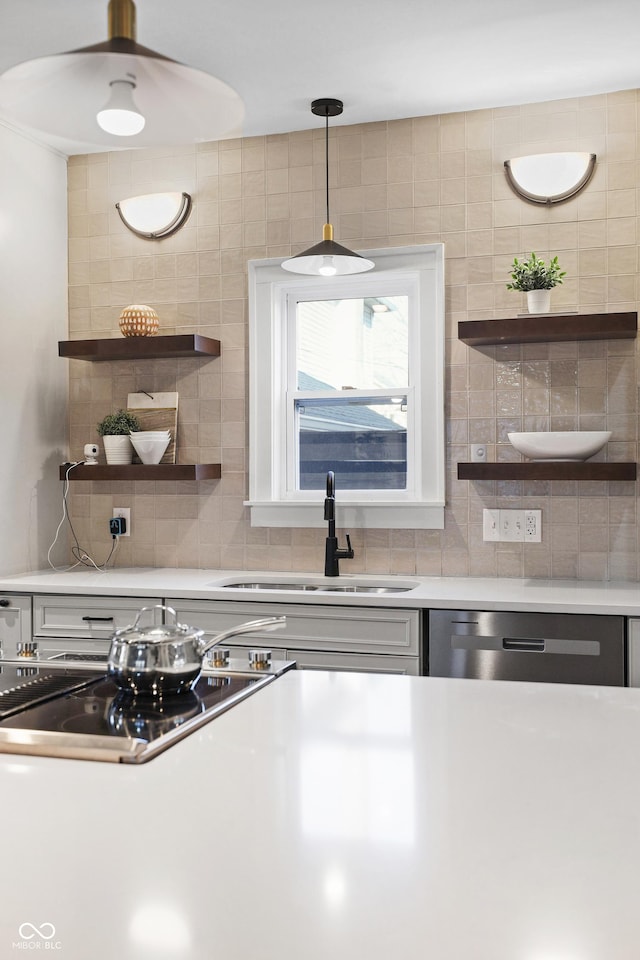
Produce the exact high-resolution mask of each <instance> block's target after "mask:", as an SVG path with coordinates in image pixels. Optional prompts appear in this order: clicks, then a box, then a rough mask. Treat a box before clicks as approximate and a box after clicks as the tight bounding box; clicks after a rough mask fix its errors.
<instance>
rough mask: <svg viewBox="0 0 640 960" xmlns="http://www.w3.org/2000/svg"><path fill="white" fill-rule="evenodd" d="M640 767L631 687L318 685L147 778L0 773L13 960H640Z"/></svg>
mask: <svg viewBox="0 0 640 960" xmlns="http://www.w3.org/2000/svg"><path fill="white" fill-rule="evenodd" d="M639 756H640V691H638V690H632V689H625V688H607V687H585V686H564V685H559V684H541V683H538V684H520V683H507V682H485V681H479V680H443V679H437V678H427V677H419V678H418V677H398V676H380V675H365V674H346V673H344V674H343V673H324V672H318V673H316V672H309V671H306V672H297V673H291V674H288V675H286V676H284V677H282V678H280V679H279V680H277V681H275V682H274V683H273V684H271V685H270V686H268V687H267V688H266V689H264V690H262V691H260V692H258V693H256V694H255V696H253V697H250V698H249V699H248V700H246V701H245V702H243V703H241V704H239V705H238V706H236V707H235V708H233V709H232V710H231V711H229V712H228V713H226V714H224V715H223V716H220V717H218V718H216V719H214V720H213V721H212V722H211V723H209V724H208V725H207V726H205V727H204V728H202V729H201V730H199V731H196V732H195V733H193V734H192V735H191V736H189V737H187V738H186V739H185V740H184V741H183V742H182V743H180V744H178V745H176V746H174V747H173V748H172V749H171V750H169V751H168V752H166V753H164V754H162V755H161V756H159V757H157V758H156V759H154V760H152V761H151V762H150V763H148V764H145V765H142V766H139V767H124V766H115V765H111V764H104V763H95V762H87V761H77V760H75V761H74V760H54V759H45V758H28V757H24V758H23V757H10V756H0V796H1V797H2V812H3V827H4V830H3V845H2V850H3V862H4V864H5V868H4V882H3V884H2V909H1V910H0V956H2V957H3V958H9V957H12V956H14V955H19V948H17V947H15V946H13V944H15V943H17V942H18V941H19V940H20V934H19V930H20V929H21V930H22V934H23V936H24V935H28V936H29V937H31V940H37V939H38V937H37V934H35V933H34V927H37V928H38V929H40V930H44V932H45V933H47V934H49V933H50V932H51V929H52V927H54V928H55V934H54V935H53V937H52V942H53V943H54V944H56V943H57V944H59V947H58V949H57V950H56V951H55V955H56V956H59V957H60V958H61V960H86V958H87V957H91V958H92V960H115V958H118V960H165V958H171V960H209V958H218V957H219V958H225V960H302V958H304V960H358V958H367V960H389V958H396V957H397V958H402V960H424V958H425V957H429V958H433V960H605V958H606V960H636V958H637V956H638V919H637V918H638V903H637V900H638V864H640V829H639V826H640V813H639V811H640V763H638V757H639ZM44 924H50V925H51V926H50V927H43V925H44ZM21 925H22V926H21ZM30 925H33V927H32V926H30ZM27 948H28V944H27ZM27 948H25V949H27ZM32 952H35V950H32ZM43 955H44V951H43Z"/></svg>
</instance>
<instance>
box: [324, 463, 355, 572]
mask: <svg viewBox="0 0 640 960" xmlns="http://www.w3.org/2000/svg"><path fill="white" fill-rule="evenodd" d="M335 511H336V478H335V475H334V472H333V470H329V472H328V474H327V495H326V497H325V501H324V518H325V520H326V521H327V522H328V524H329V530H328V536H327V539H326V544H325V551H324V575H325V577H337V576H338V575H339V574H340V568H339V565H338V561H339V560H352V559H353V557H354V552H353V550H352V548H351V537H350V536H349V534H348V533H347V534H345V536H346V539H347V548H346V550H345V549H344V548H342V547H339V546H338V538H337V537H336V514H335Z"/></svg>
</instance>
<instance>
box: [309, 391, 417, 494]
mask: <svg viewBox="0 0 640 960" xmlns="http://www.w3.org/2000/svg"><path fill="white" fill-rule="evenodd" d="M294 402H295V414H296V418H295V422H296V430H297V437H298V445H299V446H298V449H299V478H298V481H299V489H300V490H323V489H324V488H325V484H326V478H327V471H328V470H333V471H334V473H335V475H336V483H337V485H338V487H339V489H340V490H406V487H407V396H406V394H404V395H403V394H400V395H399V396H397V397H393V398H380V397H375V398H366V397H365V398H363V397H359V398H358V399H355V398H352V399H349V398H346V397H345V398H344V399H342V398H341V397H338V398H335V397H333V398H331V399H327V400H316V399H313V400H296V401H294Z"/></svg>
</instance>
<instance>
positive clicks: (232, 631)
mask: <svg viewBox="0 0 640 960" xmlns="http://www.w3.org/2000/svg"><path fill="white" fill-rule="evenodd" d="M169 609H170V608H169ZM286 622H287V618H286V617H263V619H262V620H249V621H248V622H247V623H239V624H238V626H237V627H230V628H229V629H228V630H224V631H223V632H222V633H218V634H216V636H215V637H212V638H211V639H210V640H207V641H206V643H202V644H200V655H201V656H204V654H205V653H207V651H208V650H211V648H212V647H215V645H216V644H217V643H222V641H223V640H228V639H229V638H230V637H238V636H240V634H243V633H255V631H256V630H265V631H266V630H279V629H280V628H281V627H284V625H285V624H286Z"/></svg>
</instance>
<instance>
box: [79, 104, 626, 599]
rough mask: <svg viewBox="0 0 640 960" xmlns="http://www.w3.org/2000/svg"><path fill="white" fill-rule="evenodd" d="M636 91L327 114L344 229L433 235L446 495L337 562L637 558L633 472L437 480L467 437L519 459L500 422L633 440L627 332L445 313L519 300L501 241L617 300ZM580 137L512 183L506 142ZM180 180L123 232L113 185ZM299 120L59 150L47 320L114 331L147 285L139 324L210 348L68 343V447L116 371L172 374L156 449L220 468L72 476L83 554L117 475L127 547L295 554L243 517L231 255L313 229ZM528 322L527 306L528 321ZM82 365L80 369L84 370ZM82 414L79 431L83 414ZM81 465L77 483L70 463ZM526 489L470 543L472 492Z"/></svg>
mask: <svg viewBox="0 0 640 960" xmlns="http://www.w3.org/2000/svg"><path fill="white" fill-rule="evenodd" d="M639 110H640V105H639V104H638V97H637V91H622V92H620V93H616V94H608V95H605V94H603V95H596V96H593V97H584V98H580V99H578V100H565V101H562V102H551V103H538V104H525V105H521V106H518V105H515V106H508V107H500V108H496V109H494V110H482V111H469V112H467V113H466V114H449V115H446V116H440V117H418V118H414V119H411V120H400V121H393V122H389V123H385V122H381V123H376V124H362V125H357V126H353V127H349V126H341V127H340V128H338V129H336V130H333V131H331V136H330V176H331V182H332V184H333V187H332V194H331V201H332V212H333V214H334V222H335V224H336V230H337V232H338V233H339V236H338V239H339V240H342V241H343V242H344V241H348V242H349V243H352V244H353V245H354V246H355V245H365V244H366V243H371V244H372V245H380V246H388V245H404V244H414V243H421V242H444V243H445V245H446V253H445V257H446V285H447V286H446V298H445V299H446V311H447V317H446V325H447V336H448V337H449V339H448V340H447V369H446V416H447V424H446V426H447V445H448V450H447V454H448V468H447V478H448V479H447V501H448V507H447V515H446V527H445V530H444V531H411V530H409V531H384V530H380V531H378V530H366V531H354V534H353V535H354V545H355V546H356V549H357V557H356V560H355V561H354V566H353V568H352V567H350V570H351V569H353V570H362V571H367V572H369V573H400V574H419V575H426V576H441V575H444V576H453V575H471V576H487V575H489V576H527V577H549V576H553V577H580V578H588V579H591V578H593V579H607V578H612V577H613V578H621V579H633V580H635V579H637V578H638V574H639V569H640V557H639V548H640V544H639V542H638V532H637V502H636V485H635V484H633V483H626V484H617V485H615V484H610V485H607V484H604V483H589V484H579V483H576V482H566V483H548V482H546V483H540V482H538V483H536V482H531V483H529V484H521V483H518V482H515V481H509V482H504V483H494V482H491V481H487V482H483V483H469V482H466V481H459V480H457V475H456V463H457V461H458V460H460V459H467V458H468V457H469V454H470V451H469V444H470V443H474V442H484V443H487V444H488V445H489V446H488V450H489V454H490V458H491V459H499V460H515V459H519V455H518V454H517V452H516V451H515V450H514V448H513V447H512V446H511V444H510V443H509V442H508V438H507V434H508V433H509V432H510V431H512V430H519V429H538V430H539V429H576V428H578V427H579V428H581V429H601V428H605V427H606V428H608V429H611V430H613V432H614V436H613V439H612V441H611V442H610V444H609V445H608V447H607V450H606V451H605V452H603V453H602V454H601V455H599V456H600V457H604V456H609V457H610V458H611V459H632V460H635V459H636V457H637V454H638V452H639V451H638V449H637V446H638V417H637V414H638V406H639V389H638V382H639V375H638V359H637V343H636V342H635V341H607V342H585V343H581V344H576V343H572V342H564V343H553V344H546V343H542V344H532V345H528V346H526V347H521V346H519V345H514V346H507V347H502V348H494V347H489V348H482V349H481V350H474V349H470V348H468V347H467V346H466V345H464V344H462V343H461V342H460V341H458V339H457V323H458V321H459V320H464V319H475V318H479V317H483V318H487V319H494V318H496V317H499V316H514V315H515V314H516V313H519V312H524V311H525V310H526V306H525V301H524V297H523V296H522V295H521V294H514V293H512V292H510V291H508V290H507V289H506V283H507V281H508V279H509V273H510V270H509V267H510V264H511V262H512V260H513V257H514V256H518V257H521V256H523V255H527V254H528V253H529V252H531V251H532V250H535V251H536V252H537V253H538V254H539V255H540V256H543V257H549V256H553V255H554V254H556V253H558V254H559V257H560V261H561V263H562V266H563V269H565V270H566V271H567V277H566V280H565V283H564V284H563V285H562V286H561V287H558V288H556V290H554V293H553V304H554V308H555V309H566V310H581V311H584V312H609V311H615V310H636V309H637V297H638V280H637V274H638V249H637V243H638V228H637V209H638V208H637V201H638V188H639V187H640V184H639V173H640V159H639V158H640V136H639V131H640V125H639V124H638V114H639ZM575 148H579V149H587V150H592V151H594V152H596V153H597V155H598V163H597V167H596V173H595V175H594V177H593V179H592V181H591V183H590V184H589V185H588V187H587V188H586V190H585V191H584V192H583V193H582V194H580V195H579V196H578V197H577V198H574V199H573V200H571V201H569V202H567V203H564V204H557V205H554V206H552V207H551V208H546V207H544V206H541V205H535V204H527V203H526V202H524V201H522V200H520V199H519V198H517V197H516V196H515V195H514V194H513V193H512V191H511V190H510V188H509V187H508V184H507V182H506V178H505V177H504V172H503V162H504V160H505V159H506V158H507V157H510V156H517V155H519V154H522V153H526V152H541V151H544V150H556V149H575ZM185 183H188V184H189V189H190V191H191V192H192V193H193V195H194V212H193V214H192V217H191V219H190V221H189V223H188V224H187V227H186V228H185V229H184V230H183V231H181V232H180V233H179V234H177V235H176V236H175V237H174V238H171V239H170V240H168V241H163V242H162V244H157V245H156V244H153V243H148V242H146V241H142V240H138V239H137V238H135V237H132V236H131V235H130V234H128V233H127V232H126V231H125V230H124V228H123V227H122V224H121V223H120V221H119V218H118V217H117V214H116V212H115V210H114V209H113V204H114V203H115V200H116V199H119V198H120V197H121V196H124V195H130V193H131V192H134V191H139V192H151V191H152V190H155V189H158V190H159V189H167V188H170V187H171V186H173V185H175V184H178V185H179V186H180V188H185V187H184V186H183V185H184V184H185ZM323 187H324V141H323V131H322V130H307V131H301V132H299V133H292V134H282V135H277V136H272V137H266V138H263V137H254V138H250V139H245V140H231V141H223V142H220V143H214V144H199V145H197V146H196V147H186V148H176V149H169V150H164V151H142V152H139V153H133V152H132V153H124V152H118V153H114V154H109V155H98V156H92V157H72V158H70V161H69V233H70V237H69V306H70V311H69V329H70V333H71V335H73V336H91V335H103V336H118V335H119V332H118V328H117V317H118V314H119V311H120V308H121V306H122V305H124V304H126V303H128V302H137V301H141V302H150V303H151V304H152V305H155V306H156V307H157V308H158V309H159V312H160V313H161V323H162V331H163V332H169V330H174V329H176V330H185V329H188V330H199V331H201V332H203V333H207V334H208V335H211V336H216V337H219V338H220V339H221V341H222V345H223V346H222V356H221V357H220V358H219V359H217V360H210V361H197V362H194V361H188V360H187V361H179V362H178V363H177V364H176V363H174V362H171V361H166V362H161V363H157V364H153V365H148V364H147V365H145V364H109V365H101V364H94V365H86V364H80V363H76V364H70V392H69V397H70V408H69V422H70V423H69V426H70V437H71V443H72V445H73V449H72V451H71V452H72V454H73V455H79V454H80V453H81V448H82V445H83V444H84V443H85V442H86V441H87V439H89V436H90V431H91V430H92V429H94V425H95V423H97V421H98V420H99V419H100V418H101V417H102V416H103V415H104V413H105V412H107V410H108V409H109V408H110V407H112V406H113V405H115V404H124V403H126V395H127V393H128V392H132V391H134V390H139V389H148V387H149V386H151V387H152V388H153V389H155V390H174V389H177V390H178V392H179V394H180V426H179V435H178V450H179V455H180V457H181V459H184V460H185V461H186V462H193V461H197V460H198V459H203V458H211V459H213V458H217V459H220V460H221V462H222V464H223V476H222V479H221V480H220V481H217V482H215V483H206V484H192V485H190V486H189V485H187V486H179V485H177V484H175V483H166V484H154V483H137V484H135V485H134V486H135V489H133V487H132V489H131V491H130V494H126V493H125V489H124V488H123V487H122V486H120V485H118V484H108V483H103V484H98V483H93V484H91V488H92V489H91V490H90V491H87V490H86V488H85V489H82V490H77V491H76V490H75V489H74V488H72V494H71V507H72V515H73V516H74V519H77V522H78V524H79V526H80V529H81V530H82V534H83V537H86V541H87V548H90V549H92V550H95V552H96V553H98V554H99V553H100V550H101V548H102V547H103V540H104V520H105V518H106V517H108V516H109V514H110V510H111V508H112V505H113V503H114V502H115V499H114V498H120V499H121V498H122V497H123V496H129V495H130V497H131V499H130V502H131V504H132V509H133V511H134V515H135V530H136V533H135V536H134V537H133V538H132V541H131V543H129V544H127V545H126V549H123V550H122V551H121V552H120V555H119V561H118V562H119V563H121V564H124V563H126V564H134V565H166V564H173V565H176V566H203V567H208V568H215V567H219V566H221V565H223V566H225V567H228V568H231V569H241V568H247V569H273V570H277V569H281V570H286V569H315V568H317V567H318V565H319V564H320V563H321V556H322V548H323V538H322V531H319V530H308V531H306V530H287V529H284V530H281V529H275V530H266V529H260V528H254V529H252V528H251V527H250V525H249V521H248V514H247V508H246V507H245V506H244V500H245V499H246V496H247V482H246V469H247V450H246V443H247V423H246V417H247V405H246V400H247V383H246V376H247V374H246V371H247V356H246V339H247V338H246V322H247V320H246V317H247V300H246V297H247V287H246V283H247V281H246V261H247V259H249V258H260V257H264V256H285V255H289V254H290V253H291V252H294V251H295V250H297V249H303V247H305V246H308V245H310V244H311V243H314V242H317V239H318V238H319V236H320V230H321V225H322V222H323V220H324V193H323ZM532 322H535V321H534V320H532ZM87 366H89V367H90V369H88V370H87V369H86V367H87ZM88 434H89V436H88ZM79 486H82V485H79ZM496 504H504V505H508V506H523V505H531V506H536V505H537V504H542V509H543V531H544V540H543V542H542V544H540V545H527V546H522V545H519V544H492V543H490V544H487V543H484V542H483V541H482V509H483V508H484V507H485V506H495V505H496Z"/></svg>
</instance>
